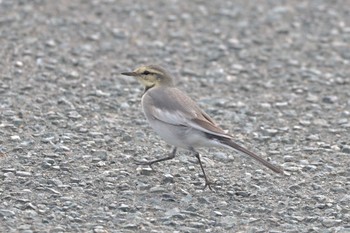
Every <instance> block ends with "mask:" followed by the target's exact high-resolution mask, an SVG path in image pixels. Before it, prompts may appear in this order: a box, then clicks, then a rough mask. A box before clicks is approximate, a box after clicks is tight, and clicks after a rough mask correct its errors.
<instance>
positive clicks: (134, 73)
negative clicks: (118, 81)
mask: <svg viewBox="0 0 350 233" xmlns="http://www.w3.org/2000/svg"><path fill="white" fill-rule="evenodd" d="M121 74H122V75H126V76H137V73H136V72H123V73H121Z"/></svg>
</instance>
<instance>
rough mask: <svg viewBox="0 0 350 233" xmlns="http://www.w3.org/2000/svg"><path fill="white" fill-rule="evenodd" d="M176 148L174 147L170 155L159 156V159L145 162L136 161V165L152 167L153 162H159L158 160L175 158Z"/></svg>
mask: <svg viewBox="0 0 350 233" xmlns="http://www.w3.org/2000/svg"><path fill="white" fill-rule="evenodd" d="M176 149H177V148H176V147H174V149H173V151H172V152H171V153H170V155H169V156H168V157H165V158H161V159H156V160H152V161H147V162H142V161H136V164H138V165H148V166H150V167H152V165H153V164H155V163H159V162H162V161H166V160H170V159H173V158H175V155H176Z"/></svg>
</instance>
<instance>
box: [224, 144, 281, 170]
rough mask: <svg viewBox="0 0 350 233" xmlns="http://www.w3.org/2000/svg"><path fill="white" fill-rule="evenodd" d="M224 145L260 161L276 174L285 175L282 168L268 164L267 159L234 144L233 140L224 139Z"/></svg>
mask: <svg viewBox="0 0 350 233" xmlns="http://www.w3.org/2000/svg"><path fill="white" fill-rule="evenodd" d="M220 141H221V142H222V143H223V144H225V145H228V146H230V147H232V148H233V149H236V150H239V151H241V152H243V153H245V154H247V155H250V156H251V157H253V158H254V159H255V160H257V161H259V162H260V163H262V164H263V165H265V166H266V167H268V168H270V169H271V170H272V171H274V172H276V173H281V174H283V170H282V169H281V168H278V167H276V166H274V165H272V164H271V163H269V162H267V161H266V160H265V159H263V158H261V157H260V156H258V155H256V154H255V153H253V152H251V151H249V150H247V149H246V148H244V147H241V146H240V145H238V144H237V143H235V142H233V141H232V140H231V139H228V138H224V139H222V140H220Z"/></svg>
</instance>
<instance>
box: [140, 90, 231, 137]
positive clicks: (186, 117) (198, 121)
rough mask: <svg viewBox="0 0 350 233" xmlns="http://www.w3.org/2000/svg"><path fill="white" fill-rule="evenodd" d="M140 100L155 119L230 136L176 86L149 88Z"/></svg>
mask: <svg viewBox="0 0 350 233" xmlns="http://www.w3.org/2000/svg"><path fill="white" fill-rule="evenodd" d="M142 101H143V106H144V111H145V112H146V111H147V112H148V114H149V115H151V116H152V117H153V118H155V119H157V120H160V121H163V122H166V123H168V124H172V125H182V126H188V127H192V128H195V129H197V130H200V131H203V132H206V133H210V134H214V135H217V136H222V137H226V138H230V136H229V135H227V134H226V133H225V132H224V131H223V130H222V129H221V128H220V127H219V126H218V125H217V124H216V123H215V122H214V121H213V120H212V119H211V118H210V117H209V115H208V114H206V113H205V112H203V111H202V110H201V109H200V108H199V107H198V105H197V104H196V103H195V102H194V101H193V100H192V99H191V98H190V97H188V96H187V95H186V94H185V93H184V92H182V91H180V90H179V89H177V88H157V87H154V88H151V89H150V90H148V91H147V92H146V93H145V95H144V96H143V99H142ZM145 106H147V109H145Z"/></svg>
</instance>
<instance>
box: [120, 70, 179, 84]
mask: <svg viewBox="0 0 350 233" xmlns="http://www.w3.org/2000/svg"><path fill="white" fill-rule="evenodd" d="M122 74H123V75H127V76H133V77H135V78H137V80H138V81H139V82H140V83H141V84H142V85H144V86H145V87H153V86H170V85H172V79H171V77H170V75H169V74H168V73H167V72H166V71H165V70H164V69H163V68H161V67H159V66H156V65H149V66H140V67H138V68H136V69H135V70H134V71H132V72H125V73H122Z"/></svg>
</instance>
